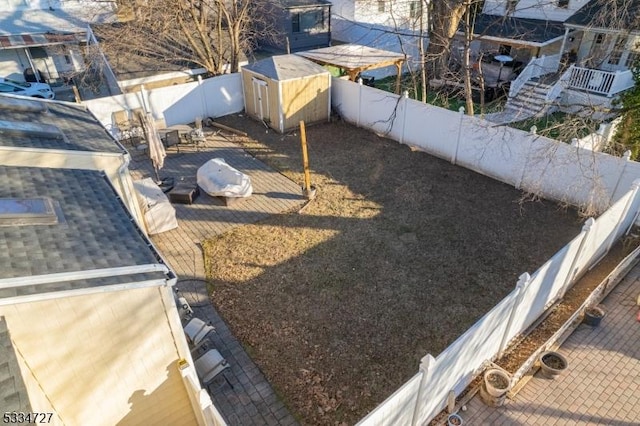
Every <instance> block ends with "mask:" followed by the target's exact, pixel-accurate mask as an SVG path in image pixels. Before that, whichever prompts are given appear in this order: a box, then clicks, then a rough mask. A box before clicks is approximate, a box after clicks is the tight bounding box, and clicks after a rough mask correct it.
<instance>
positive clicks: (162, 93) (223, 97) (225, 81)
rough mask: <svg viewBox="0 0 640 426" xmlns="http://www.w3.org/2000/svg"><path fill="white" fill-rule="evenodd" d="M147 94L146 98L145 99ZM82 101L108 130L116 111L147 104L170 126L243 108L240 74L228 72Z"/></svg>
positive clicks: (231, 112)
mask: <svg viewBox="0 0 640 426" xmlns="http://www.w3.org/2000/svg"><path fill="white" fill-rule="evenodd" d="M143 96H144V98H143ZM83 104H84V105H85V106H86V107H87V108H89V110H90V111H91V112H92V113H93V114H94V115H95V116H96V118H97V119H98V121H100V123H101V124H102V125H103V126H104V127H105V128H106V129H107V130H109V131H111V130H112V129H113V127H114V123H113V122H112V114H113V112H115V111H121V110H134V109H138V108H144V107H146V108H147V109H148V110H150V111H151V113H152V114H153V116H154V118H156V119H160V118H163V119H164V121H165V123H166V125H167V126H172V125H174V124H186V123H190V122H193V121H194V119H195V117H197V116H201V117H220V116H223V115H227V114H233V113H236V112H240V111H242V110H243V108H244V101H243V96H242V80H241V79H240V74H237V73H236V74H228V75H222V76H218V77H213V78H210V79H206V80H203V81H202V83H199V82H189V83H185V84H177V85H175V86H168V87H160V88H157V89H153V90H144V91H142V92H135V93H127V94H124V95H117V96H109V97H105V98H98V99H92V100H89V101H84V102H83Z"/></svg>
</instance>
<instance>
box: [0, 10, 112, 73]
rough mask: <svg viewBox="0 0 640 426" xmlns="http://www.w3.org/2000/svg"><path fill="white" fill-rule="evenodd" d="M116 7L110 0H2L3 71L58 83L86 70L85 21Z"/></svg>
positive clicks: (101, 18)
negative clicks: (92, 0)
mask: <svg viewBox="0 0 640 426" xmlns="http://www.w3.org/2000/svg"><path fill="white" fill-rule="evenodd" d="M114 10H115V9H114V3H112V2H110V1H104V2H87V1H84V0H0V77H9V78H12V79H14V80H19V81H24V80H25V79H27V78H30V77H31V76H32V77H33V78H34V79H35V80H46V82H49V83H53V84H56V83H61V82H62V81H63V80H64V79H65V78H66V77H68V76H73V75H75V74H77V73H79V72H82V71H83V70H84V69H85V60H84V56H83V49H84V46H86V44H87V33H86V32H87V25H88V24H89V23H91V22H108V21H110V20H113V19H115V14H114ZM34 70H37V71H39V72H35V71H34Z"/></svg>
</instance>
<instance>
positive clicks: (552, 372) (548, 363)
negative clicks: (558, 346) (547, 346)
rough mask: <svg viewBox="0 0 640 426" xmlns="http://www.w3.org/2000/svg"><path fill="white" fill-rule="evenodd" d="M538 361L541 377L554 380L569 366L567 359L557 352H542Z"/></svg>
mask: <svg viewBox="0 0 640 426" xmlns="http://www.w3.org/2000/svg"><path fill="white" fill-rule="evenodd" d="M539 360H540V369H541V371H542V375H543V376H545V377H547V378H549V379H554V378H555V377H556V376H557V375H559V374H561V373H562V372H563V371H564V370H566V369H567V367H568V366H569V363H568V362H567V359H566V358H565V357H564V356H562V355H560V354H559V353H558V352H552V351H547V352H543V353H541V354H540V358H539Z"/></svg>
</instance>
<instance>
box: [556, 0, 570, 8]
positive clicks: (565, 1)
mask: <svg viewBox="0 0 640 426" xmlns="http://www.w3.org/2000/svg"><path fill="white" fill-rule="evenodd" d="M558 7H561V8H563V9H566V8H568V7H569V0H558Z"/></svg>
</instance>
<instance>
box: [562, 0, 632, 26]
mask: <svg viewBox="0 0 640 426" xmlns="http://www.w3.org/2000/svg"><path fill="white" fill-rule="evenodd" d="M565 25H566V26H568V27H587V28H593V29H596V28H601V29H607V30H620V31H623V30H628V31H631V32H636V33H639V32H640V0H593V1H591V2H589V3H587V4H586V5H584V6H583V7H582V8H581V9H580V10H578V11H577V12H576V13H574V14H573V15H572V16H571V17H570V18H569V19H567V20H566V21H565Z"/></svg>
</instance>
